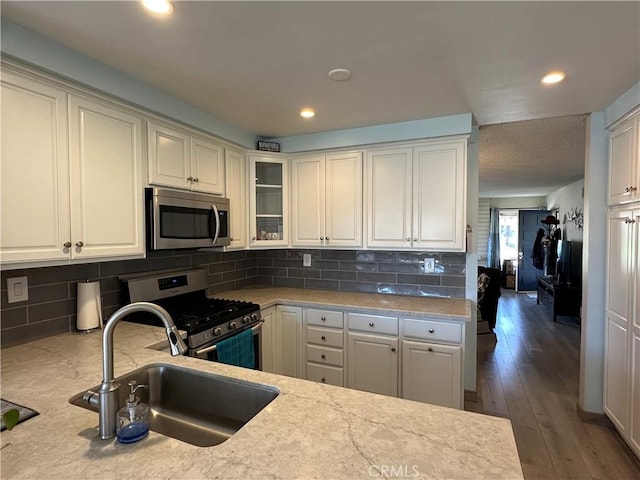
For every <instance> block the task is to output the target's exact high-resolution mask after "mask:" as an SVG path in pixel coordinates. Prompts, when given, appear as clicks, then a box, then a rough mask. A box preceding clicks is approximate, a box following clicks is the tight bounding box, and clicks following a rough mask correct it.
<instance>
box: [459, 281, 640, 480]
mask: <svg viewBox="0 0 640 480" xmlns="http://www.w3.org/2000/svg"><path fill="white" fill-rule="evenodd" d="M502 292H503V293H502V297H501V298H500V303H499V307H498V319H497V322H496V328H495V332H496V334H497V338H498V341H497V343H495V344H494V343H493V342H482V341H479V342H478V375H477V399H476V400H474V401H466V402H465V409H466V410H471V411H476V412H481V413H486V414H489V415H497V416H501V417H506V418H509V419H510V420H511V423H512V425H513V431H514V434H515V438H516V444H517V446H518V453H519V455H520V462H521V463H522V470H523V472H524V477H525V479H527V480H528V479H534V478H536V479H538V478H539V479H556V478H557V479H606V480H609V479H612V480H613V479H615V480H618V479H640V461H638V460H637V459H636V457H635V456H634V455H633V453H632V452H631V451H630V450H629V448H628V447H627V446H626V444H625V443H624V441H623V440H622V439H621V438H620V436H619V435H618V433H617V432H616V431H615V430H614V429H613V427H611V428H608V427H606V426H601V425H596V424H593V423H585V422H583V421H582V420H581V419H580V418H579V416H578V413H577V409H576V406H577V403H578V378H579V369H580V326H579V324H578V323H577V320H573V319H571V318H569V317H559V318H558V322H557V323H553V322H552V321H551V317H550V316H549V315H548V314H547V313H546V311H545V309H544V307H543V306H542V305H537V304H536V300H535V299H534V298H530V297H528V296H527V295H525V294H516V293H514V292H513V291H511V290H504V289H503V291H502ZM493 454H494V455H500V452H493Z"/></svg>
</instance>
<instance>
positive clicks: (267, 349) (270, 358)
mask: <svg viewBox="0 0 640 480" xmlns="http://www.w3.org/2000/svg"><path fill="white" fill-rule="evenodd" d="M260 315H261V317H262V321H263V322H264V323H263V324H262V342H261V349H262V352H261V355H262V370H263V371H264V372H269V373H277V372H276V352H277V351H278V345H277V343H276V339H277V337H276V307H269V308H265V309H264V310H261V311H260Z"/></svg>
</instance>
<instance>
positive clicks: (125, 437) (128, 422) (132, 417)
mask: <svg viewBox="0 0 640 480" xmlns="http://www.w3.org/2000/svg"><path fill="white" fill-rule="evenodd" d="M139 388H149V387H148V386H147V385H138V384H137V382H136V381H135V380H131V381H130V382H129V399H128V400H127V404H126V405H125V406H124V407H122V408H121V409H120V410H118V413H117V415H116V421H117V426H116V437H117V438H118V441H119V442H120V443H134V442H137V441H139V440H142V439H143V438H144V437H146V436H147V435H148V434H149V405H147V404H146V403H141V402H140V398H139V397H138V396H136V390H138V389H139Z"/></svg>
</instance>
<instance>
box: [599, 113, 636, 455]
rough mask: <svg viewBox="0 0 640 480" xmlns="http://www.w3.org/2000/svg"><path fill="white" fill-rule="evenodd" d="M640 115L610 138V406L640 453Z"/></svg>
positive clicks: (607, 331) (607, 354)
mask: <svg viewBox="0 0 640 480" xmlns="http://www.w3.org/2000/svg"><path fill="white" fill-rule="evenodd" d="M639 162H640V114H636V115H635V116H632V117H631V118H629V119H628V120H626V121H624V122H623V123H622V124H620V125H618V126H617V127H615V128H614V129H613V130H612V131H611V134H610V137H609V196H608V198H609V207H610V208H609V213H608V229H607V256H608V264H607V289H606V301H607V305H606V328H605V368H604V370H605V371H604V411H605V413H606V414H607V416H608V417H609V418H610V419H611V421H612V422H613V424H614V425H615V427H616V429H617V430H618V431H619V432H620V434H621V435H622V437H623V438H624V439H625V440H626V442H627V443H628V444H629V446H630V447H631V449H632V450H633V451H634V452H635V453H636V455H638V456H639V457H640V201H638V200H640V198H639V197H638V196H637V194H636V192H637V185H638V178H637V175H638V174H639V172H640V165H639Z"/></svg>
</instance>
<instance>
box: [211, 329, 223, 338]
mask: <svg viewBox="0 0 640 480" xmlns="http://www.w3.org/2000/svg"><path fill="white" fill-rule="evenodd" d="M220 335H222V329H221V328H220V327H216V328H214V329H213V336H214V337H218V336H220Z"/></svg>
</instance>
